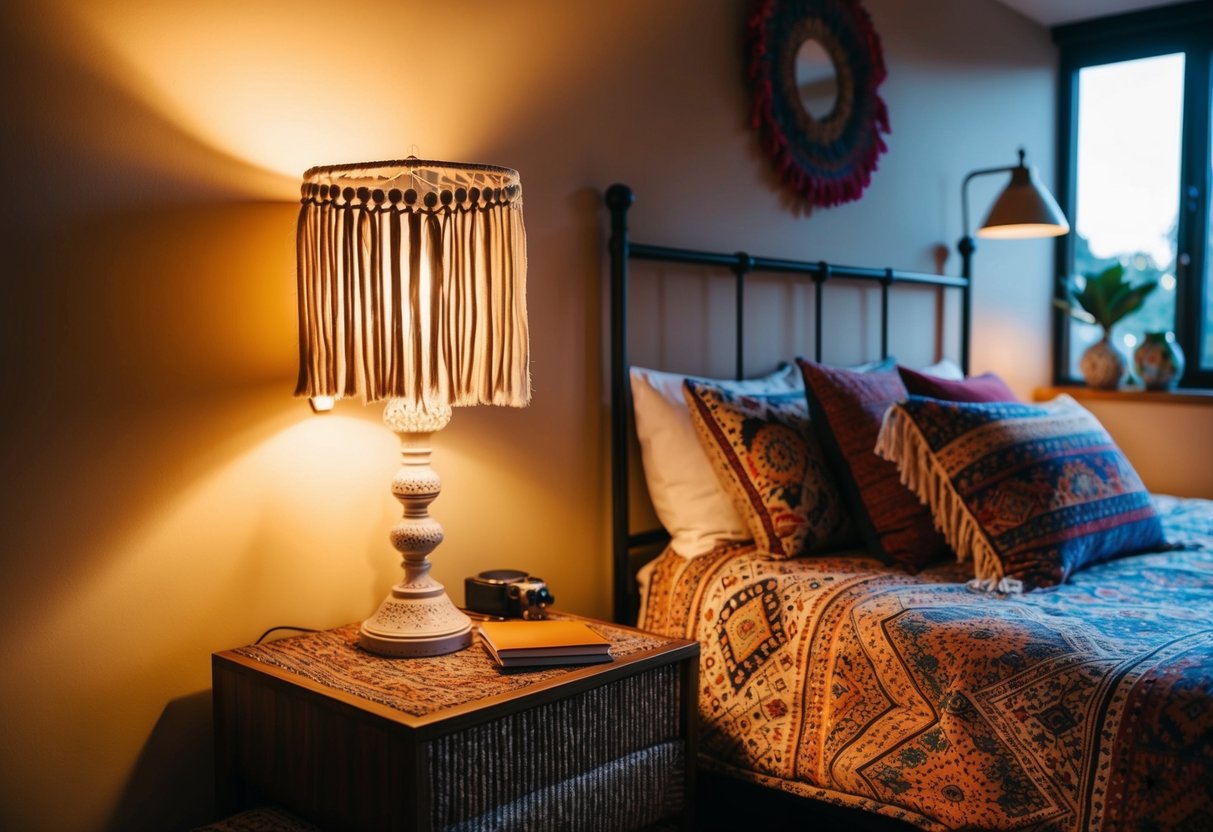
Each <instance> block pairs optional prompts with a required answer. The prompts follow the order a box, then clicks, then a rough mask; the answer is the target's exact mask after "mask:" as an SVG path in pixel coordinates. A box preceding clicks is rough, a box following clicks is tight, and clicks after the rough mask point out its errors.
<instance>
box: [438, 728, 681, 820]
mask: <svg viewBox="0 0 1213 832" xmlns="http://www.w3.org/2000/svg"><path fill="white" fill-rule="evenodd" d="M684 755H685V750H684V748H683V744H682V742H681V741H674V742H665V743H662V744H661V745H655V746H653V747H652V748H645V749H642V750H640V751H634V752H632V753H631V754H628V755H627V756H626V757H620V758H619V759H618V760H612V761H610V762H609V763H605V764H603V765H601V766H598V767H597V768H595V769H591V770H590V771H587V772H585V773H584V774H579V775H577V776H576V777H572V778H569V779H568V780H565V781H564V782H562V783H557V784H556V785H554V786H547V787H545V788H542V789H539V790H538V791H534V792H531V793H530V794H527V795H523V796H522V797H520V798H518V799H517V800H514V801H512V802H510V803H507V804H506V805H504V806H498V807H496V808H494V809H490V810H489V811H488V812H485V813H484V814H483V815H481V816H480V817H477V818H472V819H471V820H465V821H462V822H460V823H457V824H454V825H452V826H448V827H446V832H490V830H491V832H535V830H537V829H542V830H545V832H566V830H567V832H623V830H630V829H640V828H642V827H646V826H649V825H650V824H653V823H656V822H657V821H659V820H661V819H662V818H668V817H670V816H672V815H674V814H675V813H677V812H680V811H682V809H683V805H684V803H685V799H686V798H685V792H684V789H685V777H686V757H685V756H684Z"/></svg>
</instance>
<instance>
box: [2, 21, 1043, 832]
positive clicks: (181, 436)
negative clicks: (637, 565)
mask: <svg viewBox="0 0 1213 832" xmlns="http://www.w3.org/2000/svg"><path fill="white" fill-rule="evenodd" d="M866 5H867V6H868V7H869V8H870V9H871V11H872V14H873V17H874V20H875V23H876V26H877V29H878V31H880V33H881V35H882V36H883V38H884V42H885V50H886V58H887V61H888V65H889V73H890V75H889V80H888V81H887V83H886V84H885V87H884V88H883V93H884V95H885V97H886V99H887V100H888V102H889V106H890V110H891V114H892V122H893V134H892V135H891V136H890V137H889V144H890V148H891V149H890V151H889V153H888V154H887V155H886V156H884V157H883V158H882V159H881V162H880V170H879V172H878V173H877V174H876V176H875V178H874V181H873V184H872V186H871V188H870V189H869V191H868V192H867V194H866V195H865V197H864V199H863V200H862V201H861V202H858V203H853V204H851V205H847V206H844V207H840V208H838V209H835V210H830V211H818V212H816V213H814V214H813V215H812V216H802V215H797V214H795V213H794V212H792V211H789V210H788V209H787V206H786V204H785V200H784V198H783V197H782V196H780V194H779V193H778V192H777V190H776V189H775V188H774V187H773V185H772V176H771V174H770V173H769V172H768V168H767V165H766V163H765V161H764V160H763V158H762V157H761V155H760V154H759V152H758V151H757V148H756V143H755V140H754V138H753V136H752V135H751V133H750V131H749V130H748V127H747V121H746V97H745V91H744V86H743V83H742V79H743V64H742V59H741V53H740V40H741V36H742V24H743V20H744V16H745V11H744V7H745V4H744V3H742V2H741V1H740V0H728V2H725V0H712V2H703V0H662V1H661V2H658V3H654V2H651V0H615V1H614V2H610V3H591V2H580V1H579V0H578V1H577V2H572V1H571V0H507V2H487V0H472V1H471V2H467V3H435V2H420V0H347V2H342V3H332V2H330V1H329V0H290V1H289V2H287V0H258V2H245V1H244V0H191V2H175V0H10V2H8V3H6V4H5V5H4V9H3V12H0V15H2V17H0V85H2V87H3V91H4V95H3V97H2V98H0V101H2V102H3V103H2V105H0V106H3V109H4V117H5V123H4V130H3V134H2V137H0V142H2V143H3V146H2V148H0V149H2V151H3V152H0V172H2V174H3V176H2V178H0V181H2V182H3V183H4V186H5V187H4V194H3V196H2V197H0V203H2V204H3V209H2V210H3V222H2V223H0V235H3V237H2V241H3V252H4V255H3V256H4V261H3V273H4V278H3V286H4V296H3V302H2V303H0V349H2V350H3V352H2V355H3V368H4V370H3V372H4V379H5V382H6V384H5V394H6V399H5V403H4V407H3V408H0V466H2V467H0V474H2V475H3V501H2V502H0V530H2V532H3V534H2V537H0V539H2V540H3V566H4V570H3V581H2V587H3V588H2V589H0V592H2V593H3V595H2V597H3V601H4V603H3V605H2V607H0V609H2V613H0V616H2V618H0V621H2V622H3V625H4V626H3V630H2V631H0V632H2V633H3V637H2V638H0V696H2V697H3V699H2V705H3V707H2V708H0V828H3V829H12V830H56V832H71V830H90V829H105V828H114V829H148V828H156V829H173V828H182V827H187V826H188V825H189V824H191V823H197V822H200V821H202V820H205V819H206V815H207V812H208V800H209V791H210V787H211V784H210V776H211V774H210V758H209V754H210V747H209V730H210V727H209V722H208V720H209V714H208V711H207V708H208V704H207V697H206V691H207V689H208V688H209V684H210V667H209V655H210V653H211V652H212V651H215V650H220V649H224V648H227V647H232V646H235V645H239V644H244V643H248V642H249V641H251V640H252V639H254V638H256V637H257V635H259V634H260V633H261V632H262V631H263V630H265V629H266V628H268V627H271V626H274V625H278V624H297V625H301V626H309V627H329V626H334V625H338V624H342V623H346V622H349V621H354V620H358V619H360V618H362V617H364V616H365V615H367V614H368V613H369V612H370V610H371V609H372V608H373V607H374V605H375V604H376V603H377V602H378V600H379V598H380V597H381V596H382V595H383V594H384V592H385V591H386V588H387V586H389V585H390V583H391V582H392V581H393V580H394V578H395V576H396V575H397V574H398V572H397V570H396V565H395V556H394V553H393V552H392V550H391V549H390V547H389V546H388V544H387V541H386V532H387V529H388V527H389V526H390V525H391V524H392V523H393V522H394V519H395V518H396V517H397V516H398V515H399V507H398V506H397V504H396V503H395V501H394V500H393V499H392V498H391V496H390V495H389V493H388V490H387V486H388V481H389V479H390V477H391V476H392V474H393V472H394V470H395V466H396V462H395V439H394V437H393V436H392V435H391V434H390V433H388V432H387V431H386V430H385V429H384V428H383V427H382V426H381V425H380V424H379V421H378V415H377V413H376V412H375V410H376V409H375V408H362V407H360V406H358V405H356V404H344V405H342V406H340V407H339V409H338V411H337V413H336V414H334V415H332V416H329V417H325V418H319V417H313V416H312V415H311V414H310V411H309V410H308V408H307V407H306V405H304V404H303V403H301V402H298V401H295V400H293V399H291V398H290V390H291V387H292V383H293V376H294V357H295V331H294V326H295V324H294V320H295V318H294V315H295V313H294V276H293V275H294V264H293V256H294V255H293V245H294V239H293V238H294V217H295V211H296V204H295V199H296V195H297V182H298V176H299V174H300V173H301V172H302V171H303V169H305V168H306V167H308V166H311V165H313V164H323V163H336V162H347V161H360V160H369V159H379V158H393V157H400V156H403V155H407V154H408V153H409V152H410V151H411V150H413V148H414V147H415V148H416V151H417V153H418V154H419V155H422V156H432V157H437V158H446V159H456V160H466V161H477V162H492V163H498V164H506V165H510V166H512V167H516V168H517V169H518V170H520V171H521V173H522V177H523V184H524V192H525V199H526V220H527V228H528V233H529V241H530V315H531V332H532V337H533V361H534V364H533V374H534V404H533V406H532V407H530V408H528V409H526V410H518V411H515V410H504V409H496V408H481V409H476V410H469V411H460V412H458V413H456V415H455V419H454V421H453V422H452V424H451V426H450V427H449V428H448V429H447V430H446V431H444V432H443V433H442V434H441V436H440V438H439V444H438V452H437V455H436V459H435V464H436V466H437V467H438V468H439V470H440V472H441V473H442V475H443V478H444V481H445V483H446V487H445V490H444V493H443V495H442V497H441V498H440V500H439V501H438V502H437V503H436V504H435V506H434V512H435V514H436V515H437V516H438V517H439V518H440V519H441V520H442V521H443V523H444V524H445V526H446V529H447V542H446V544H444V545H443V547H442V548H441V550H440V552H439V554H438V556H437V558H436V565H435V567H434V573H435V574H436V576H437V577H438V578H439V580H442V581H444V582H445V583H446V584H447V585H448V586H449V587H450V588H451V589H452V594H453V595H454V597H455V598H456V600H458V599H459V598H461V597H462V578H463V576H465V575H467V574H470V573H473V572H476V571H479V570H481V569H485V568H489V567H494V566H511V567H521V568H526V569H529V570H531V571H532V572H534V573H536V574H539V575H542V576H544V577H545V578H547V579H548V580H549V582H550V583H551V584H552V586H553V587H554V589H555V593H556V595H557V597H558V599H559V601H560V604H561V605H562V606H564V607H566V608H568V609H572V610H576V611H580V612H584V613H590V614H596V615H606V614H607V612H608V609H609V603H610V597H609V591H608V580H609V569H608V559H607V554H606V551H607V550H606V546H607V538H606V523H607V520H606V518H607V514H606V511H607V497H606V489H605V483H606V469H605V465H606V456H605V441H606V440H605V436H604V424H605V401H606V400H605V395H606V394H605V385H604V376H603V366H604V357H603V343H602V342H603V335H602V321H603V318H604V311H603V297H604V294H603V290H602V286H601V276H602V271H603V245H604V231H603V219H604V218H603V211H602V209H601V208H600V207H599V205H600V193H601V191H602V189H604V188H605V187H606V186H607V185H608V184H610V183H611V182H613V181H626V182H628V183H630V184H631V185H632V186H633V187H634V188H635V190H636V192H637V195H638V203H637V206H636V208H635V210H634V212H633V217H632V224H633V228H634V229H635V231H636V236H637V238H640V239H651V240H662V241H670V242H676V243H682V244H686V245H699V246H725V247H727V248H729V249H732V248H736V247H738V246H742V245H745V246H747V247H749V248H750V249H751V250H752V251H754V252H756V253H762V254H770V255H786V256H792V257H804V258H807V259H821V258H825V259H829V260H833V261H836V262H845V263H852V264H856V265H886V264H892V265H897V266H899V267H904V268H912V269H923V270H929V269H931V268H932V267H933V263H934V260H933V254H934V249H935V247H936V246H938V245H940V244H943V245H951V244H952V242H953V241H954V239H955V238H956V237H957V236H958V235H959V228H960V218H959V204H958V203H959V197H958V190H959V185H960V179H961V177H962V176H963V174H964V173H965V172H966V171H967V170H970V169H972V168H976V167H984V166H989V165H992V164H1004V163H1009V162H1010V161H1013V159H1014V151H1015V148H1016V147H1017V146H1019V145H1021V144H1022V145H1025V146H1026V147H1028V149H1029V152H1030V154H1031V158H1032V159H1033V160H1034V161H1035V162H1036V164H1038V165H1039V166H1040V168H1041V171H1042V174H1043V175H1044V177H1045V179H1046V180H1049V179H1051V175H1052V159H1051V153H1050V150H1051V148H1052V147H1053V127H1054V125H1053V108H1054V83H1055V76H1054V72H1055V71H1054V61H1055V57H1054V51H1053V48H1052V46H1051V44H1050V43H1049V38H1048V34H1047V32H1045V31H1044V30H1043V29H1041V28H1039V27H1036V26H1034V25H1032V24H1030V23H1028V22H1027V21H1025V20H1024V19H1022V18H1019V17H1017V16H1016V15H1014V14H1013V13H1011V12H1009V11H1007V10H1006V9H1005V8H1003V7H1001V6H999V5H997V4H996V3H994V2H992V0H981V1H980V2H972V0H929V2H928V0H922V2H916V3H913V4H908V3H903V2H900V0H870V1H869V2H868V3H867V4H866ZM995 187H997V186H996V185H995V184H991V185H990V189H991V194H983V193H981V192H976V191H975V194H974V201H975V204H982V202H983V200H986V199H988V198H990V196H991V195H992V189H993V188H995ZM1050 260H1051V250H1050V248H1049V245H1048V244H1047V243H1040V242H1030V243H1022V244H1013V243H994V242H991V243H988V244H984V245H983V247H982V250H981V251H980V252H979V253H978V268H979V281H978V284H977V288H976V291H975V294H976V309H975V314H976V327H977V329H976V332H977V333H978V336H979V337H978V341H977V343H976V345H975V366H976V367H978V368H982V369H984V368H987V367H988V368H992V369H996V370H998V371H999V372H1002V373H1003V374H1004V375H1005V376H1006V377H1007V378H1008V379H1009V380H1011V381H1012V383H1013V384H1014V385H1015V386H1016V388H1017V389H1019V390H1020V391H1021V392H1024V393H1025V394H1026V392H1027V391H1029V390H1030V389H1031V387H1032V386H1034V385H1038V384H1041V383H1044V382H1046V381H1047V373H1048V369H1047V368H1048V350H1049V343H1048V338H1049V335H1048V331H1049V330H1048V315H1049V311H1048V305H1047V302H1046V300H1045V299H1046V298H1047V297H1048V294H1049V291H1048V287H1049V285H1050V284H1049V274H1048V272H1049V264H1050ZM949 267H950V268H951V269H952V270H953V271H954V270H955V268H956V266H955V258H954V257H953V260H952V262H951V264H950V266H949ZM923 325H924V324H923V322H921V321H919V320H918V319H917V318H916V317H910V318H909V319H907V318H904V317H903V319H901V320H899V321H898V326H899V327H901V328H902V329H899V331H898V334H897V335H896V336H895V337H896V338H898V339H901V342H903V343H911V342H913V340H914V338H913V335H914V334H915V333H917V332H918V331H919V330H920V329H921V328H922V327H923ZM792 340H795V339H794V338H793V339H792ZM781 343H782V342H781ZM838 358H839V360H841V358H842V356H838Z"/></svg>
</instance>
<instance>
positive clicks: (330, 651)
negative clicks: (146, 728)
mask: <svg viewBox="0 0 1213 832" xmlns="http://www.w3.org/2000/svg"><path fill="white" fill-rule="evenodd" d="M559 617H562V618H576V617H577V616H571V615H565V614H561V615H560V616H559ZM583 620H585V621H587V623H589V624H590V625H591V626H592V627H594V629H596V630H597V631H598V632H600V633H601V634H602V635H603V636H604V637H606V638H608V639H610V641H611V642H612V645H611V655H612V657H613V659H614V660H613V661H611V662H608V663H603V664H594V665H581V666H573V667H543V668H535V669H530V670H526V671H522V672H519V671H513V672H508V673H507V672H504V671H502V670H501V669H500V668H499V667H498V666H497V665H496V663H495V662H494V661H493V659H492V658H491V657H490V656H489V654H488V652H487V651H486V650H485V648H484V645H483V644H482V643H481V641H480V637H479V636H477V637H476V638H475V639H474V640H473V642H472V645H471V646H470V647H468V648H466V649H464V650H460V651H458V652H456V653H451V654H448V655H446V656H433V657H426V658H415V659H402V658H384V657H380V656H376V655H373V654H371V653H368V652H366V651H364V650H362V649H360V648H359V647H358V646H357V642H358V626H357V625H355V624H351V625H349V626H346V627H339V628H337V629H334V630H325V631H323V632H317V633H309V634H306V635H301V636H295V637H293V638H286V639H281V640H279V641H273V642H268V643H265V644H259V645H250V646H248V647H240V648H237V649H235V650H228V651H224V652H222V653H216V654H215V657H214V661H215V663H216V666H220V665H223V664H229V665H236V666H239V667H241V668H243V669H245V670H246V671H253V672H256V673H259V674H264V675H266V676H270V677H273V678H275V679H276V680H279V681H280V682H282V683H285V684H287V685H293V686H296V687H298V688H302V689H305V690H309V691H312V692H314V693H319V694H322V695H324V696H326V697H329V698H331V699H335V700H338V701H340V702H343V703H344V704H346V705H349V706H352V707H354V708H357V709H359V710H361V711H364V712H367V713H370V714H374V715H376V716H378V717H380V718H384V719H388V720H390V721H392V722H395V723H398V724H400V725H402V726H405V727H406V728H408V729H412V730H415V731H417V732H418V738H419V739H425V738H428V737H430V736H438V735H441V734H446V733H449V732H451V731H455V730H459V729H461V728H463V727H466V726H467V725H471V724H475V723H480V722H486V721H490V720H493V719H497V718H499V717H501V716H503V715H505V714H508V713H511V712H515V711H518V710H520V709H522V708H529V707H534V706H536V705H540V704H543V703H545V702H549V701H553V700H556V699H560V698H564V697H567V696H571V695H574V694H576V693H578V692H579V691H581V690H587V689H590V688H594V687H597V686H599V685H604V684H608V683H610V682H611V681H613V680H615V679H620V678H624V677H626V676H630V675H633V674H635V673H640V672H642V671H644V670H646V669H649V668H651V667H655V666H659V665H663V664H669V663H673V662H678V661H685V660H688V659H690V660H692V661H694V657H695V656H696V655H697V654H698V652H699V646H698V644H696V643H695V642H692V641H686V640H682V639H670V638H667V637H665V636H661V635H656V634H653V633H645V632H641V631H639V630H634V629H632V628H630V627H623V626H620V625H617V624H607V623H605V622H601V621H595V620H592V619H583Z"/></svg>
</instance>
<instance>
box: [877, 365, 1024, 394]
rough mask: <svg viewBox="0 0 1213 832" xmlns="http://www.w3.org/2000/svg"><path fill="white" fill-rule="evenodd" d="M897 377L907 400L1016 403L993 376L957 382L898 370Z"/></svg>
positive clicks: (987, 374) (901, 369) (913, 371)
mask: <svg viewBox="0 0 1213 832" xmlns="http://www.w3.org/2000/svg"><path fill="white" fill-rule="evenodd" d="M897 374H898V375H900V376H901V383H902V384H904V385H905V386H906V391H907V392H908V393H909V394H910V395H911V396H930V397H931V398H932V399H943V400H944V401H945V402H1017V401H1019V397H1018V396H1016V395H1015V394H1014V393H1013V392H1012V391H1011V388H1010V387H1007V383H1006V382H1005V381H1003V380H1002V379H1001V378H999V377H998V376H997V375H995V374H994V373H983V374H982V375H979V376H969V377H968V378H961V379H944V378H939V377H938V376H932V375H930V374H928V373H920V372H918V371H916V370H911V369H910V368H909V367H901V366H898V368H897Z"/></svg>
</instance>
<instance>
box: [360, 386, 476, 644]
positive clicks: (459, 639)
mask: <svg viewBox="0 0 1213 832" xmlns="http://www.w3.org/2000/svg"><path fill="white" fill-rule="evenodd" d="M450 419H451V409H450V408H449V407H446V406H445V405H442V406H427V407H419V406H416V405H412V404H410V403H409V402H406V401H404V400H402V399H392V400H390V401H389V402H388V404H387V407H385V408H384V411H383V421H384V422H386V423H387V426H388V427H390V428H391V429H392V431H393V432H395V434H396V435H397V436H399V437H400V462H401V465H400V470H399V471H398V472H397V473H396V476H395V477H394V478H393V479H392V495H393V496H395V498H396V499H397V500H399V501H400V504H401V506H402V507H403V509H404V516H403V517H401V518H400V522H398V523H397V524H396V525H395V527H393V529H392V535H391V537H392V546H393V547H395V549H396V551H398V552H399V553H400V554H401V556H402V560H401V564H400V565H401V567H403V569H404V580H402V581H401V582H400V583H398V584H396V585H395V586H394V587H392V594H391V595H389V596H388V597H387V598H386V599H384V601H383V603H382V604H380V605H379V610H378V611H377V612H376V613H375V614H374V615H373V616H371V617H370V618H368V619H367V620H366V621H364V622H362V628H361V631H360V634H359V639H358V644H359V645H360V646H361V647H362V648H364V649H366V650H369V651H370V652H372V653H378V654H380V655H382V656H441V655H443V654H444V653H453V652H455V651H456V650H462V649H463V648H464V647H467V646H468V645H469V644H471V643H472V621H471V619H470V618H468V617H467V616H466V615H464V614H463V613H461V612H460V611H459V610H458V609H457V608H456V607H455V605H454V604H452V603H451V599H450V598H448V597H447V594H446V590H445V589H443V587H442V584H440V583H438V581H436V580H434V579H433V578H431V577H430V558H429V555H430V553H431V552H433V551H434V549H436V548H437V547H438V544H440V543H442V525H441V524H440V523H439V522H438V521H437V520H435V519H434V518H433V517H431V516H430V512H429V506H430V503H432V502H433V501H434V500H435V499H437V498H438V494H439V492H440V491H441V490H442V482H441V480H440V479H439V478H438V474H437V473H436V472H435V471H434V469H433V468H431V467H430V456H431V453H432V446H431V440H432V438H433V434H434V432H435V431H439V430H442V428H443V427H445V426H446V423H447V422H449V421H450Z"/></svg>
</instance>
